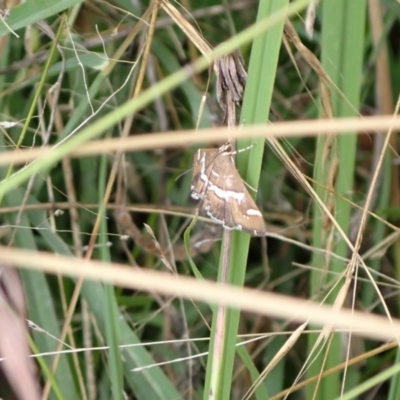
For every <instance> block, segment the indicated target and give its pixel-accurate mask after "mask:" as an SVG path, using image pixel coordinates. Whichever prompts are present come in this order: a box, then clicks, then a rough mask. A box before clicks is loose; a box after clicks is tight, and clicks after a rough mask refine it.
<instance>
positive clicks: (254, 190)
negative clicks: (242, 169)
mask: <svg viewBox="0 0 400 400" xmlns="http://www.w3.org/2000/svg"><path fill="white" fill-rule="evenodd" d="M243 183H244V184H245V185H246V186H247V187H248V188H249V189H250V190H252V191H253V192H254V193H257V192H258V190H257V189H254V188H253V186H250V185H249V184H248V183H247V182H246V181H245V180H243Z"/></svg>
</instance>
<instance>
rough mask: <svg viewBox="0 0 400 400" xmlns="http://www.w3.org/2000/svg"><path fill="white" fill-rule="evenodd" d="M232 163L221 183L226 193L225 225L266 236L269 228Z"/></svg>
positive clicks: (229, 227)
mask: <svg viewBox="0 0 400 400" xmlns="http://www.w3.org/2000/svg"><path fill="white" fill-rule="evenodd" d="M231 165H232V167H231V168H229V171H227V172H228V173H227V175H226V177H225V179H224V180H223V181H222V185H221V186H222V190H223V192H224V193H225V194H226V198H225V200H226V201H225V217H224V223H223V225H224V226H225V228H228V229H238V230H243V231H245V232H247V233H249V234H251V235H255V236H265V235H266V233H267V228H266V226H265V222H264V218H263V216H262V214H261V212H260V210H259V209H258V207H257V205H256V203H255V202H254V200H253V198H252V197H251V196H250V193H249V191H248V190H247V188H246V186H245V184H244V182H243V179H242V177H241V176H240V174H239V172H238V171H237V169H236V167H235V166H234V165H233V163H232V164H231ZM229 193H230V195H228V194H229Z"/></svg>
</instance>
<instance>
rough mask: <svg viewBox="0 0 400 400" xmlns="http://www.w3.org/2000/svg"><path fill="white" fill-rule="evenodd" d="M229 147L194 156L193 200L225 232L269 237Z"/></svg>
mask: <svg viewBox="0 0 400 400" xmlns="http://www.w3.org/2000/svg"><path fill="white" fill-rule="evenodd" d="M232 154H234V153H233V152H232V151H231V150H230V145H229V144H225V145H223V146H221V147H220V148H219V149H199V150H197V152H196V153H195V155H194V160H193V178H192V186H191V197H192V198H193V199H195V200H202V208H203V209H204V210H205V211H206V213H207V215H208V216H209V217H210V218H211V219H213V220H215V221H218V222H219V223H221V224H222V225H223V227H224V228H226V229H237V230H242V231H244V232H247V233H249V234H250V235H255V236H265V235H266V234H267V230H266V226H265V222H264V219H263V216H262V214H261V212H260V210H259V209H258V207H257V206H256V204H255V202H254V200H253V199H252V197H251V196H250V194H249V192H248V191H247V188H246V186H245V184H244V182H243V180H242V178H241V176H240V175H239V172H238V171H237V169H236V167H235V164H234V161H233V158H232Z"/></svg>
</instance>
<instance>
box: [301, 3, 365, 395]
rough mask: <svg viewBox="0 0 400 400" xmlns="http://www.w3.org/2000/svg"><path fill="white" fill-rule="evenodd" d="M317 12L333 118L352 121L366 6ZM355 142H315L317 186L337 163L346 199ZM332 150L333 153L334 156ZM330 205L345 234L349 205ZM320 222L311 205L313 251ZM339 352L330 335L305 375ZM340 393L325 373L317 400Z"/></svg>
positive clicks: (341, 247) (338, 265) (314, 285)
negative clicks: (333, 86)
mask: <svg viewBox="0 0 400 400" xmlns="http://www.w3.org/2000/svg"><path fill="white" fill-rule="evenodd" d="M322 10H323V23H322V63H323V66H324V68H325V71H326V72H327V73H328V74H329V76H330V77H331V79H332V80H333V82H334V83H335V84H336V85H337V87H338V88H339V91H341V93H342V94H343V95H341V94H340V93H339V92H338V90H336V89H334V88H331V94H332V106H333V112H334V116H335V117H345V116H355V115H357V114H358V110H359V104H360V91H361V80H362V61H363V53H364V31H365V16H366V1H363V0H361V1H354V2H348V1H346V0H340V1H336V0H334V1H332V0H327V1H324V2H323V3H322ZM346 99H347V100H346ZM349 103H350V104H349ZM330 140H332V143H331V146H330V149H331V153H330V154H331V156H330V157H331V158H330V159H329V158H328V159H327V154H326V153H325V152H324V148H325V149H327V148H328V146H326V147H325V144H326V143H327V142H326V141H330ZM356 140H357V137H356V135H355V134H354V135H341V136H340V137H338V138H337V139H336V138H332V137H329V136H327V137H325V138H321V139H320V140H319V142H318V148H317V154H316V162H315V165H316V167H315V171H316V173H315V178H316V180H317V181H319V182H320V184H322V185H323V186H326V185H328V179H329V173H331V170H330V167H331V166H332V167H333V168H335V165H336V161H338V170H337V177H336V187H335V190H336V192H337V193H338V194H339V195H343V196H348V193H350V192H351V191H352V190H353V182H354V170H355V157H356ZM336 151H337V153H335V152H336ZM316 190H317V193H318V194H319V195H320V196H321V197H322V198H326V193H324V191H323V190H321V189H320V188H318V187H316ZM335 201H336V205H335V218H336V219H337V221H338V222H339V224H340V226H341V227H342V228H343V230H344V232H346V233H347V232H348V227H349V222H350V216H351V211H352V210H351V206H350V204H349V203H348V202H346V201H344V200H341V199H339V198H338V197H336V198H335ZM322 218H323V216H322V214H321V212H320V210H319V209H318V207H317V206H315V208H314V221H315V224H314V227H313V246H315V247H316V248H326V247H327V243H328V241H329V240H330V233H329V232H328V233H326V232H324V227H323V224H322V223H321V219H322ZM334 237H335V236H334ZM347 251H348V248H347V245H346V244H345V242H344V241H343V240H342V241H339V242H338V244H337V245H336V246H335V250H334V252H335V254H336V255H338V256H341V257H346V256H347ZM313 265H314V266H315V267H316V268H323V267H328V266H325V259H324V257H321V256H320V255H315V256H314V259H313ZM344 268H345V265H343V263H342V262H338V261H335V260H332V261H331V262H330V265H329V270H331V271H333V272H342V271H343V270H344ZM321 276H322V274H321V272H320V271H314V272H312V276H311V292H310V297H315V295H316V294H317V293H320V292H319V291H320V290H321V285H323V284H324V282H322V281H321ZM337 290H338V288H337ZM337 290H336V291H333V292H332V294H331V296H330V299H329V300H328V301H330V302H332V301H333V300H334V299H335V297H336V295H337ZM315 340H316V335H310V339H309V350H310V351H311V348H312V346H313V345H314V343H315ZM341 348H342V347H341V340H340V335H338V334H335V335H334V338H333V340H332V341H331V342H330V345H329V348H328V350H326V351H327V352H328V354H327V356H326V359H325V360H324V357H325V351H322V352H321V355H320V357H319V358H318V360H316V361H314V362H313V364H312V365H311V368H310V369H309V375H310V376H313V375H316V374H318V373H319V372H320V370H321V369H322V365H323V363H325V364H324V368H330V367H332V366H334V365H337V364H339V362H340V356H341ZM341 388H342V382H341V377H340V374H339V373H336V374H331V375H329V376H328V377H327V378H325V379H323V380H322V381H321V382H320V384H319V388H318V390H317V398H318V399H326V398H332V397H333V396H337V395H339V393H340V391H341ZM315 389H316V385H315V384H312V385H310V386H308V388H307V396H308V398H309V399H311V398H315V397H314V396H315Z"/></svg>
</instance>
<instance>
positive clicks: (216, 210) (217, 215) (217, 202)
mask: <svg viewBox="0 0 400 400" xmlns="http://www.w3.org/2000/svg"><path fill="white" fill-rule="evenodd" d="M203 208H204V210H205V211H206V212H207V215H208V216H209V217H210V218H211V219H213V220H214V221H217V222H219V223H221V224H222V225H223V226H224V227H227V226H226V221H225V218H226V208H227V204H226V202H225V201H224V200H223V199H220V198H219V197H218V196H217V195H216V194H215V193H214V192H209V193H206V195H205V196H204V204H203Z"/></svg>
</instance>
